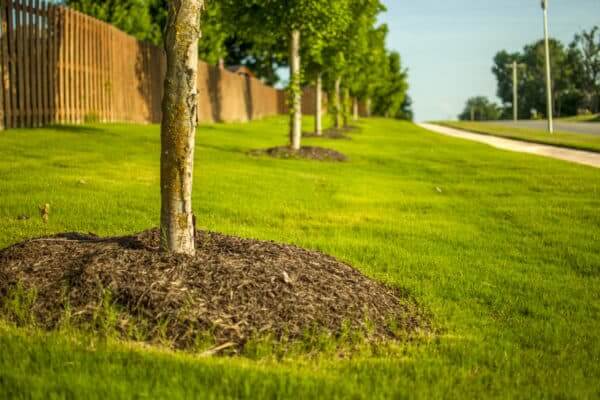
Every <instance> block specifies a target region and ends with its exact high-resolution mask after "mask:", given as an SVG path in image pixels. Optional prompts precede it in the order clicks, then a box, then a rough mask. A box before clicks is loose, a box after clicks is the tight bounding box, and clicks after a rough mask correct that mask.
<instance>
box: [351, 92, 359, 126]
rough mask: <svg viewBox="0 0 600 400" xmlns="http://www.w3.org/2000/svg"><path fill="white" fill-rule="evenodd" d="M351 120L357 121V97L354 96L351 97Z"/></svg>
mask: <svg viewBox="0 0 600 400" xmlns="http://www.w3.org/2000/svg"><path fill="white" fill-rule="evenodd" d="M352 120H353V121H358V99H357V98H356V97H353V98H352Z"/></svg>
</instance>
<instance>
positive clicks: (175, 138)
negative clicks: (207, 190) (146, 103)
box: [160, 0, 204, 255]
mask: <svg viewBox="0 0 600 400" xmlns="http://www.w3.org/2000/svg"><path fill="white" fill-rule="evenodd" d="M203 3H204V0H172V1H169V2H168V4H169V10H168V19H167V27H166V35H165V51H166V55H167V72H166V77H165V82H164V96H163V102H162V124H161V133H160V136H161V156H160V188H161V209H160V249H161V251H163V252H168V253H177V254H187V255H194V253H195V246H194V233H195V232H194V229H195V228H194V221H193V220H194V217H193V214H192V179H193V175H194V174H193V170H194V145H195V133H196V117H197V115H196V113H197V87H196V76H197V71H198V38H199V36H200V11H201V9H202V7H203Z"/></svg>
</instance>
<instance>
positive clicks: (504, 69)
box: [492, 27, 600, 118]
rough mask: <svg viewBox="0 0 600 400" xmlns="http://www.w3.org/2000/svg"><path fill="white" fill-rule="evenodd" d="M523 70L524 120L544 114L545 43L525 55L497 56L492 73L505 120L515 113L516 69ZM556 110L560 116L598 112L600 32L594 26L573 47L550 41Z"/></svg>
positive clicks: (526, 50)
mask: <svg viewBox="0 0 600 400" xmlns="http://www.w3.org/2000/svg"><path fill="white" fill-rule="evenodd" d="M513 61H516V62H518V63H519V64H524V68H523V69H520V70H519V81H518V94H519V103H518V104H519V110H518V114H519V117H520V118H529V117H532V116H536V114H537V115H540V116H541V115H543V114H544V110H545V109H546V100H545V90H546V86H545V85H546V84H545V73H546V72H545V50H544V42H543V41H542V40H540V41H538V42H535V43H532V44H529V45H526V46H525V47H524V48H523V50H522V51H521V52H514V53H509V52H507V51H505V50H502V51H500V52H498V53H497V54H496V56H495V57H494V65H493V67H492V72H493V73H494V75H495V77H496V80H497V95H498V97H499V98H500V100H501V101H502V103H503V104H504V111H503V117H504V118H508V117H509V116H510V115H511V114H512V101H513V99H512V97H513V89H512V85H513V83H512V79H513V78H512V70H511V68H510V67H509V65H510V64H511V63H512V62H513ZM550 61H551V69H552V92H553V93H552V94H553V109H554V113H555V114H556V115H557V116H559V117H560V116H565V115H575V114H577V113H578V112H581V111H583V110H588V111H593V112H598V111H599V109H598V99H599V97H600V31H599V28H597V27H594V28H592V29H591V30H590V31H583V32H582V33H580V34H578V35H576V36H575V39H574V40H573V42H572V43H571V44H570V45H569V46H565V45H564V44H562V43H561V42H560V41H558V40H555V39H551V40H550Z"/></svg>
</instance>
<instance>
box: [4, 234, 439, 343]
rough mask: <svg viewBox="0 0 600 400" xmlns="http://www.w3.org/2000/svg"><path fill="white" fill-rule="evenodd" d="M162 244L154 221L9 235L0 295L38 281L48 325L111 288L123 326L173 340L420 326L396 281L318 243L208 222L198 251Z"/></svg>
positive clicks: (90, 313) (385, 334) (39, 310)
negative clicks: (87, 231)
mask: <svg viewBox="0 0 600 400" xmlns="http://www.w3.org/2000/svg"><path fill="white" fill-rule="evenodd" d="M158 245H159V231H158V230H156V229H155V230H149V231H145V232H142V233H140V234H137V235H133V236H125V237H113V238H99V237H97V236H93V235H82V234H76V233H68V234H59V235H56V236H52V237H48V238H40V239H32V240H28V241H25V242H22V243H19V244H16V245H13V246H11V247H8V248H6V249H3V250H0V296H1V297H0V300H2V298H5V297H6V296H7V294H8V293H9V292H10V291H11V289H14V288H15V287H17V285H22V288H24V289H27V290H31V289H34V290H35V292H36V293H37V296H36V297H35V300H34V302H33V306H32V312H33V314H34V316H35V319H36V320H37V323H38V324H41V325H42V326H43V327H45V328H47V329H52V328H55V327H57V326H58V325H59V323H60V320H61V317H63V316H64V313H65V304H68V307H69V310H70V314H71V316H72V319H71V320H72V321H74V322H76V323H79V322H80V323H84V324H85V323H91V322H93V318H94V315H97V313H98V310H99V309H101V308H102V302H103V299H106V293H107V291H108V292H110V294H111V302H112V303H111V304H112V305H113V306H115V307H116V309H117V310H119V318H118V327H117V329H118V330H119V331H120V332H121V333H122V334H123V335H124V336H127V332H129V331H131V328H132V325H134V324H138V323H140V322H143V324H144V325H143V326H145V327H146V329H147V335H146V336H145V337H144V339H143V340H149V341H152V340H154V339H160V340H162V339H164V337H165V336H166V338H167V339H168V340H169V342H170V343H172V345H173V346H175V347H178V348H190V347H192V346H193V345H194V343H195V340H196V338H198V337H206V335H207V334H209V335H211V338H212V339H213V340H214V343H216V344H223V343H229V344H230V345H231V346H232V347H233V348H234V349H235V348H241V347H243V345H244V343H246V342H247V341H248V340H249V339H251V338H257V337H261V336H262V335H264V336H265V337H271V338H274V339H286V340H288V339H295V338H296V339H299V338H302V336H303V334H306V333H307V332H308V331H312V330H314V329H317V330H318V331H324V332H327V333H330V334H332V335H340V334H341V333H343V332H344V329H348V328H349V329H351V331H352V332H361V333H364V335H365V338H367V339H369V340H371V339H373V340H381V339H387V338H395V337H406V336H407V334H410V333H414V332H416V331H419V330H422V329H428V328H427V327H428V323H427V318H425V317H423V314H422V312H421V311H419V307H418V306H417V305H416V304H415V303H414V301H412V300H411V299H409V298H408V297H407V296H406V295H405V294H402V292H401V291H400V290H397V289H392V288H389V287H387V286H385V285H382V284H380V283H377V282H375V281H373V280H371V279H369V278H367V277H366V276H364V275H363V274H361V273H360V272H359V271H357V270H355V269H354V268H352V267H350V266H349V265H347V264H344V263H342V262H340V261H338V260H336V259H335V258H333V257H330V256H327V255H324V254H321V253H319V252H315V251H308V250H304V249H301V248H298V247H295V246H290V245H285V244H279V243H274V242H266V241H259V240H252V239H242V238H239V237H234V236H226V235H222V234H218V233H212V232H204V231H198V232H197V237H196V246H197V253H196V255H195V256H194V257H188V256H174V255H165V254H161V253H160V252H159V251H158ZM0 303H1V301H0ZM161 338H162V339H161Z"/></svg>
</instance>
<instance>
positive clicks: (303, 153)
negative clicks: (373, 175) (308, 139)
mask: <svg viewBox="0 0 600 400" xmlns="http://www.w3.org/2000/svg"><path fill="white" fill-rule="evenodd" d="M250 154H251V155H253V156H261V155H267V156H269V157H274V158H283V159H305V160H317V161H334V162H343V161H347V160H348V158H347V157H346V156H345V155H344V154H342V153H340V152H338V151H335V150H331V149H326V148H323V147H316V146H302V147H300V150H293V149H292V148H290V147H288V146H279V147H271V148H269V149H263V150H252V151H251V152H250Z"/></svg>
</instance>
